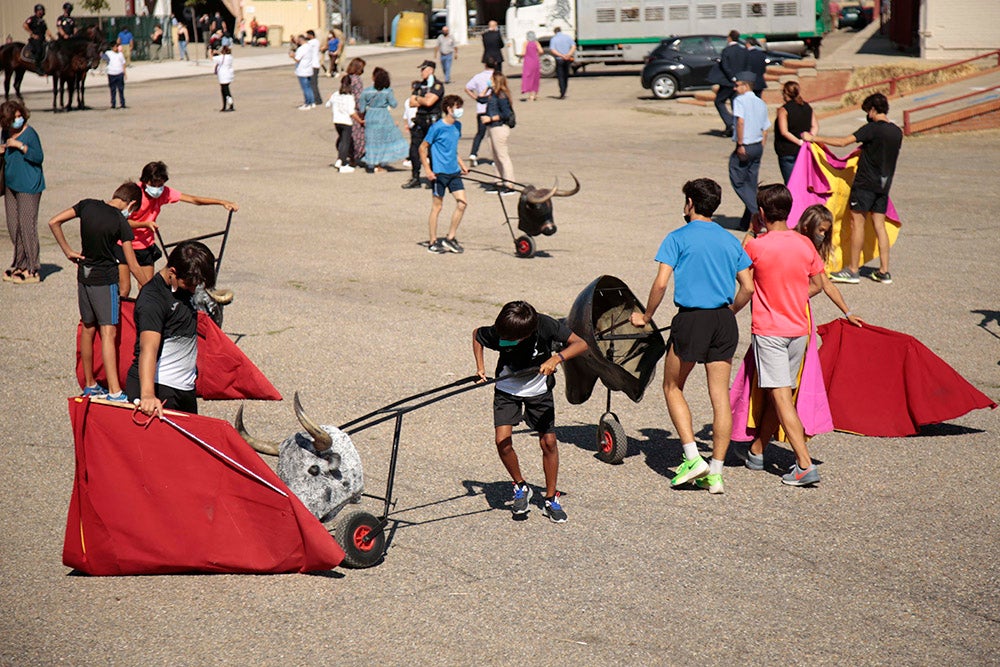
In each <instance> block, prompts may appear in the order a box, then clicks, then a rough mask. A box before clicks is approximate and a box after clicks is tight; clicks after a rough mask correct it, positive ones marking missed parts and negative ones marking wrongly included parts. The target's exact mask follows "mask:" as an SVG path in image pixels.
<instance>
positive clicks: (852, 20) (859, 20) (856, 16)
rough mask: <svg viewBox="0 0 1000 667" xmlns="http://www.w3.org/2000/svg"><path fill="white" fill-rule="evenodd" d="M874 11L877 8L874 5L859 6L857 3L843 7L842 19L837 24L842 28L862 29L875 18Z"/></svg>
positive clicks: (841, 9) (841, 11) (841, 10)
mask: <svg viewBox="0 0 1000 667" xmlns="http://www.w3.org/2000/svg"><path fill="white" fill-rule="evenodd" d="M874 12H875V10H874V9H873V8H872V7H859V6H857V5H849V6H847V7H841V8H840V19H839V20H838V24H837V25H838V26H839V27H841V28H854V29H855V30H861V29H862V28H864V27H865V26H866V25H868V24H869V23H871V22H872V21H873V20H874V17H875V13H874Z"/></svg>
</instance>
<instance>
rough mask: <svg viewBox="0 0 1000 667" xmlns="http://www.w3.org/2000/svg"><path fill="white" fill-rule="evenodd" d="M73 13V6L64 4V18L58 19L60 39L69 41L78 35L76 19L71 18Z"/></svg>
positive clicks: (57, 26) (57, 25)
mask: <svg viewBox="0 0 1000 667" xmlns="http://www.w3.org/2000/svg"><path fill="white" fill-rule="evenodd" d="M72 13H73V5H71V4H69V3H68V2H64V3H63V13H62V16H60V17H59V18H58V19H56V31H57V32H58V33H59V39H69V38H70V37H72V36H73V35H74V34H76V19H74V18H73V17H72V16H70V14H72Z"/></svg>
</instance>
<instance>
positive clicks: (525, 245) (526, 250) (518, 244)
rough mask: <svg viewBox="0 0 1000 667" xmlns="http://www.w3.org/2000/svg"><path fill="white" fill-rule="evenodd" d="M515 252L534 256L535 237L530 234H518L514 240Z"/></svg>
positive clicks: (520, 255) (518, 254) (519, 254)
mask: <svg viewBox="0 0 1000 667" xmlns="http://www.w3.org/2000/svg"><path fill="white" fill-rule="evenodd" d="M514 252H515V253H517V256H518V257H534V256H535V239H533V238H531V237H530V236H518V237H517V239H516V240H515V241H514Z"/></svg>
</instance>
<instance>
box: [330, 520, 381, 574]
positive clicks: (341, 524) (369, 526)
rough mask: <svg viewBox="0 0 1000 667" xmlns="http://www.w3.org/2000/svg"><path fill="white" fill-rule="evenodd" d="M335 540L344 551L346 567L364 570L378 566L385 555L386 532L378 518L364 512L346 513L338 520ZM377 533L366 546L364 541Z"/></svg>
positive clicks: (335, 528) (335, 527) (335, 526)
mask: <svg viewBox="0 0 1000 667" xmlns="http://www.w3.org/2000/svg"><path fill="white" fill-rule="evenodd" d="M333 530H334V533H333V535H334V538H335V539H336V540H337V544H339V545H340V548H341V549H343V550H344V562H343V565H344V566H346V567H352V568H355V569H362V568H366V567H371V566H373V565H377V564H378V563H379V562H381V560H382V557H383V556H384V555H385V531H384V530H383V528H382V526H381V525H380V523H379V520H378V518H376V517H375V516H374V515H372V514H371V513H369V512H366V511H364V510H358V509H355V510H351V511H349V512H344V513H343V514H341V515H340V516H338V517H337V519H336V524H335V525H334V529H333ZM374 531H377V534H376V535H375V538H374V539H372V541H371V542H369V543H367V544H364V543H363V542H362V539H363V538H364V537H366V536H367V535H370V534H372V532H374Z"/></svg>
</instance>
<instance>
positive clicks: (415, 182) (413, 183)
mask: <svg viewBox="0 0 1000 667" xmlns="http://www.w3.org/2000/svg"><path fill="white" fill-rule="evenodd" d="M419 187H420V179H419V178H411V179H410V180H408V181H407V182H406V183H403V185H402V188H403V189H404V190H412V189H413V188H419Z"/></svg>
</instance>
